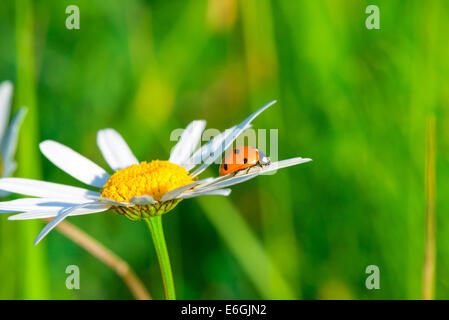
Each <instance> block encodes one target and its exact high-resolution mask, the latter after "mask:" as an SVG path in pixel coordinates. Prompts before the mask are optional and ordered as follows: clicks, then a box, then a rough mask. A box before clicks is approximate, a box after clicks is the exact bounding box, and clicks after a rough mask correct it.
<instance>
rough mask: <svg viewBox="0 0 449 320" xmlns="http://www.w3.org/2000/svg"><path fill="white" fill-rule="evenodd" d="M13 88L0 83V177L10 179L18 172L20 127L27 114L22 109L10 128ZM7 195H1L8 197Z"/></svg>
mask: <svg viewBox="0 0 449 320" xmlns="http://www.w3.org/2000/svg"><path fill="white" fill-rule="evenodd" d="M12 91H13V87H12V84H11V82H9V81H4V82H2V83H0V176H1V177H9V176H10V175H12V174H13V172H14V171H15V170H16V167H17V164H16V162H15V161H14V154H15V152H16V148H17V139H18V136H19V129H20V125H21V124H22V121H23V118H24V116H25V114H26V112H27V110H26V108H24V107H22V108H21V109H20V110H19V111H17V113H16V114H15V115H14V117H13V119H12V121H11V124H10V125H9V126H8V121H9V113H10V110H11V97H12ZM6 195H7V193H5V192H3V193H0V196H6Z"/></svg>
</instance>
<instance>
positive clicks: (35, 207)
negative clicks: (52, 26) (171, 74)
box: [0, 101, 311, 298]
mask: <svg viewBox="0 0 449 320" xmlns="http://www.w3.org/2000/svg"><path fill="white" fill-rule="evenodd" d="M274 103H275V101H272V102H270V103H268V104H267V105H265V106H263V107H262V108H260V109H259V110H257V111H256V112H254V113H253V114H251V115H250V116H249V117H248V118H246V119H245V120H244V121H243V122H242V123H240V124H238V125H236V126H234V127H232V128H230V129H227V130H225V131H224V132H222V133H220V134H219V135H217V136H215V137H214V138H213V139H212V140H210V141H208V142H207V143H206V144H205V145H203V146H202V147H199V148H197V147H198V145H199V143H200V141H201V135H202V133H203V130H204V129H205V126H206V122H205V121H204V120H196V121H193V122H191V123H190V124H189V125H188V126H187V128H186V129H185V130H184V131H183V133H182V135H181V137H180V139H179V141H178V142H177V144H176V145H175V146H174V147H173V149H172V151H171V153H170V157H169V159H168V161H162V160H153V161H151V162H146V161H143V162H139V161H138V160H137V158H136V157H135V156H134V154H133V153H132V151H131V149H130V148H129V147H128V145H127V144H126V142H125V140H124V139H123V138H122V137H121V135H120V134H119V133H118V132H116V131H115V130H113V129H103V130H100V131H99V132H98V134H97V144H98V147H99V148H100V150H101V153H102V154H103V157H104V159H105V160H106V162H107V163H108V165H109V166H110V167H111V169H112V170H113V172H114V173H113V174H112V175H111V174H109V173H108V172H106V170H104V169H103V168H101V167H100V166H98V165H97V164H95V163H94V162H92V161H91V160H89V159H87V158H85V157H84V156H82V155H81V154H79V153H78V152H76V151H74V150H72V149H70V148H69V147H66V146H64V145H62V144H60V143H58V142H56V141H51V140H47V141H44V142H42V143H41V144H40V145H39V147H40V150H41V152H42V153H43V154H44V155H45V156H46V157H47V158H48V160H50V161H51V162H53V164H54V165H56V166H57V167H59V168H60V169H62V170H63V171H65V172H66V173H67V174H69V175H71V176H72V177H74V178H76V179H77V180H79V181H81V182H83V183H84V184H86V185H88V186H90V187H93V188H95V190H92V189H85V188H79V187H73V186H68V185H63V184H57V183H51V182H45V181H39V180H31V179H24V178H2V179H0V189H1V190H4V191H8V192H14V193H19V194H23V195H27V196H32V197H33V198H22V199H17V200H12V201H7V202H0V212H22V213H19V214H16V215H13V216H10V217H9V220H24V219H38V218H54V219H53V220H51V222H49V223H48V224H47V225H46V226H45V227H44V228H43V230H42V231H41V232H40V233H39V235H38V236H37V238H36V240H35V241H34V244H37V243H38V242H39V241H40V240H42V238H44V237H45V236H46V235H47V234H48V233H49V232H50V231H51V230H52V229H53V228H55V227H56V226H57V224H58V223H60V222H61V221H62V220H64V219H65V218H66V217H68V216H75V215H83V214H90V213H97V212H103V211H106V210H112V211H113V212H115V213H117V214H119V215H124V216H126V217H127V218H129V219H131V220H139V219H144V220H145V221H146V222H147V224H148V226H149V229H150V231H151V234H152V237H153V240H154V244H155V247H156V252H157V255H158V259H159V263H160V265H161V271H162V276H163V280H164V281H163V282H164V289H166V290H164V291H165V292H166V297H167V298H174V289H173V288H165V286H168V287H170V286H172V283H173V280H172V278H171V277H172V276H171V269H170V268H171V267H170V265H169V259H168V254H167V249H166V245H165V239H164V235H163V231H162V225H161V222H160V217H161V215H163V214H165V213H167V212H168V211H170V210H172V209H173V208H174V207H175V206H176V205H177V204H178V203H179V202H180V201H182V200H183V199H190V198H195V197H199V196H207V195H220V196H228V195H229V194H230V192H231V190H230V189H229V187H230V186H232V185H234V184H237V183H241V182H244V181H247V180H249V179H252V178H255V177H257V176H258V175H259V174H263V173H267V172H271V171H275V170H278V169H280V168H284V167H289V166H293V165H297V164H301V163H304V162H308V161H311V159H307V158H301V157H297V158H292V159H288V160H283V161H279V162H273V163H270V164H269V165H267V166H264V167H261V168H258V169H257V170H256V171H254V170H249V171H240V172H238V173H232V174H228V175H225V176H219V177H209V178H204V179H198V176H199V175H200V174H201V173H202V172H203V171H204V170H206V169H207V167H209V166H210V165H211V164H212V163H214V162H215V161H216V160H217V159H218V158H219V157H220V156H221V155H222V153H223V152H224V151H225V150H226V149H228V148H229V147H230V146H231V145H232V144H233V142H234V140H235V139H236V138H237V137H238V136H239V135H240V134H241V133H242V132H243V131H244V130H246V129H248V128H249V127H251V122H252V121H253V120H254V119H255V118H256V117H257V116H258V115H259V114H261V113H262V112H263V111H264V110H266V109H267V108H268V107H270V106H271V105H272V104H274ZM162 265H164V267H163V266H162ZM163 268H165V271H164V270H162V269H163ZM167 291H168V292H170V291H172V294H171V295H170V293H168V294H167Z"/></svg>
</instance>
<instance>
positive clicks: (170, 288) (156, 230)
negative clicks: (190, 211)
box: [145, 216, 176, 300]
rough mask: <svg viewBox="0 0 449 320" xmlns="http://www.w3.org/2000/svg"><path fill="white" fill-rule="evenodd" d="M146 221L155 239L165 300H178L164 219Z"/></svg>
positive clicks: (158, 217) (155, 218) (157, 218)
mask: <svg viewBox="0 0 449 320" xmlns="http://www.w3.org/2000/svg"><path fill="white" fill-rule="evenodd" d="M145 221H146V223H147V225H148V229H149V230H150V233H151V237H152V238H153V243H154V248H155V249H156V255H157V260H158V261H159V267H160V268H161V274H162V282H163V284H164V295H165V299H166V300H176V294H175V284H174V282H173V274H172V271H171V265H170V257H169V256H168V250H167V245H166V243H165V237H164V229H163V228H162V218H161V216H155V217H152V218H148V219H145Z"/></svg>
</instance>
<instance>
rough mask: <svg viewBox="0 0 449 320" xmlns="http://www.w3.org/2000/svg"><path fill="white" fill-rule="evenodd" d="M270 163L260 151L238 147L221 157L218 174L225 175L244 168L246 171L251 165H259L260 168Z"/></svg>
mask: <svg viewBox="0 0 449 320" xmlns="http://www.w3.org/2000/svg"><path fill="white" fill-rule="evenodd" d="M270 163H271V161H270V159H269V158H268V157H267V156H266V155H265V154H264V153H263V152H262V151H259V150H257V149H254V148H251V147H239V148H236V149H234V150H232V153H229V154H228V155H227V156H226V157H224V158H223V161H222V162H221V165H220V171H219V174H220V176H225V175H228V174H230V173H237V172H239V171H241V170H244V169H246V170H247V173H248V172H249V171H250V169H251V168H253V167H256V166H259V167H261V168H262V167H264V166H267V165H269V164H270Z"/></svg>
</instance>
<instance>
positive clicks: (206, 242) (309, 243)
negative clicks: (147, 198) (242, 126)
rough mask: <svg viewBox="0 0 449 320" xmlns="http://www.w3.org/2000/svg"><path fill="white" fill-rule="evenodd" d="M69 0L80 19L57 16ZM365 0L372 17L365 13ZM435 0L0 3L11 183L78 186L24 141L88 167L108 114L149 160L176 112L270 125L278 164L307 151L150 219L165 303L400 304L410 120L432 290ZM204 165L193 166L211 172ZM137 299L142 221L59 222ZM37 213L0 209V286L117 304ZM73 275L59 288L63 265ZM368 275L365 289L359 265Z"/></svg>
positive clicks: (441, 133)
mask: <svg viewBox="0 0 449 320" xmlns="http://www.w3.org/2000/svg"><path fill="white" fill-rule="evenodd" d="M71 4H76V5H78V6H79V8H80V18H81V19H80V30H68V29H66V27H65V20H66V18H67V16H68V15H67V14H66V13H65V10H66V7H67V6H68V5H71ZM369 4H377V5H378V6H379V7H380V24H381V29H380V30H367V29H366V27H365V19H366V18H367V16H368V15H367V14H366V13H365V8H366V7H367V6H368V5H369ZM448 21H449V2H448V1H444V0H440V1H438V0H435V1H427V2H424V1H420V0H408V1H400V0H395V1H393V0H388V1H386V0H385V1H361V0H352V1H348V0H317V1H312V0H302V1H299V0H297V1H292V0H283V1H274V0H273V1H269V0H245V1H237V0H209V1H202V0H190V1H162V0H156V1H137V0H132V1H116V0H114V1H112V0H108V1H106V0H101V1H100V0H99V1H88V0H83V1H75V0H70V1H66V0H58V1H56V0H53V1H31V0H17V1H12V0H7V1H1V2H0V35H1V40H0V80H8V79H9V80H11V81H13V83H14V85H15V93H14V108H15V109H17V108H18V107H19V106H21V105H27V106H28V107H29V108H30V109H31V110H30V113H29V114H28V116H27V119H26V121H25V123H24V127H23V131H22V132H21V141H20V147H19V152H18V161H19V170H18V171H17V172H16V175H17V176H23V177H34V178H43V179H45V180H47V181H53V182H59V183H66V184H71V185H79V186H81V184H80V183H78V182H77V181H76V180H75V179H73V178H71V177H69V176H68V175H66V174H64V173H63V172H62V171H60V170H59V169H57V168H55V167H54V166H53V165H52V164H51V163H50V162H49V161H47V160H46V159H44V158H43V156H41V155H40V154H39V152H38V149H37V145H38V142H39V141H41V140H44V139H54V140H57V141H59V142H62V143H64V144H66V145H68V146H70V147H72V148H73V149H75V150H77V151H79V152H81V153H82V154H83V155H85V156H87V157H88V158H90V159H92V160H94V161H95V162H97V163H99V164H100V165H102V166H103V167H104V168H107V165H106V163H105V161H104V160H103V158H102V156H101V154H100V152H99V150H98V149H97V146H96V143H95V135H96V132H97V130H99V129H102V128H105V127H113V128H115V129H116V130H118V131H119V132H120V133H121V134H122V135H123V136H124V138H125V139H126V140H127V142H128V143H129V145H130V146H131V149H132V150H133V151H134V153H135V154H136V155H137V157H138V158H139V159H141V160H151V159H167V158H168V155H169V150H170V148H171V147H172V146H173V142H170V141H169V135H170V132H171V131H172V130H173V129H175V128H181V127H184V126H185V125H186V124H187V123H189V122H190V121H192V120H194V119H206V120H207V121H208V127H210V128H218V129H220V130H222V129H225V128H228V127H230V126H232V125H234V124H236V123H238V122H240V121H242V120H243V119H244V118H245V117H246V116H248V115H249V114H250V113H251V112H252V111H254V110H255V109H257V108H258V107H260V106H262V105H263V104H265V103H266V102H268V101H270V100H273V99H277V100H278V103H277V104H276V105H275V106H273V107H272V108H270V109H269V110H267V111H266V112H265V113H263V114H262V115H261V116H260V117H259V118H257V119H256V120H255V121H254V126H255V128H267V129H269V128H278V129H279V158H280V159H284V158H288V157H294V156H303V157H310V158H313V160H314V161H313V162H311V163H308V164H304V165H301V166H295V167H292V168H288V169H284V170H282V171H280V172H278V173H277V174H276V175H273V176H265V177H259V178H257V179H254V180H252V181H249V182H246V183H244V184H240V185H237V186H235V187H233V192H232V194H231V195H230V197H228V198H221V197H208V198H202V199H195V200H187V201H183V202H182V203H181V204H180V205H179V206H178V207H177V208H176V209H175V210H174V211H172V212H170V213H169V214H168V215H167V216H165V217H164V224H165V230H166V235H167V243H168V246H169V251H170V254H171V259H172V264H173V269H174V277H175V283H176V288H177V295H178V298H181V299H206V298H207V299H254V298H274V299H279V298H285V299H293V298H302V299H330V298H341V299H416V298H421V296H422V294H421V292H422V274H423V264H424V243H425V209H426V197H425V164H426V161H425V159H426V118H427V117H428V116H429V115H431V114H434V115H435V116H436V147H437V156H436V172H437V203H436V217H437V218H436V245H437V253H436V277H435V288H436V298H449V236H448V234H449V216H448V215H447V213H448V210H449V204H448V203H447V202H446V201H445V200H446V198H447V194H448V192H449V166H448V161H449V148H448V147H449V134H448V132H449V131H448V130H449V113H448V103H449V82H448V81H447V80H448V77H447V75H448V74H449V59H448V56H449V41H448V39H447V29H448V27H449V22H448ZM217 171H218V167H217V166H215V167H212V168H211V170H209V171H208V172H206V173H205V174H203V175H202V177H205V176H207V175H216V174H217ZM68 221H69V222H72V223H73V224H75V225H77V226H79V227H81V228H82V229H83V230H85V231H86V232H88V233H89V234H90V235H92V236H94V237H95V238H97V239H98V240H99V241H101V242H102V243H103V244H105V245H106V246H107V247H109V248H110V249H111V250H113V251H114V252H116V253H117V254H118V255H120V256H121V257H122V258H124V259H125V260H126V261H128V262H129V264H130V265H131V266H132V267H133V268H134V269H135V271H136V273H137V274H138V275H139V277H140V278H141V279H142V280H143V281H144V283H145V284H146V285H147V286H148V288H149V290H150V292H151V294H152V295H153V296H154V297H155V298H161V297H162V285H161V280H160V273H159V268H158V264H157V260H156V257H155V252H154V249H153V245H152V243H151V240H150V235H149V234H148V230H146V227H145V224H144V223H143V222H131V221H128V220H127V219H125V218H123V217H120V216H117V215H115V214H114V213H112V212H107V213H106V214H93V215H89V216H80V217H72V218H69V219H68ZM43 225H44V224H43V223H42V222H41V221H18V222H16V221H7V215H1V216H0V232H1V233H0V241H1V242H0V298H2V299H13V298H18V299H23V298H33V299H34V298H43V299H47V298H51V299H132V295H131V294H130V292H129V290H128V289H127V287H126V286H125V285H124V284H123V282H122V281H121V279H120V278H119V277H118V276H117V275H116V274H115V273H114V272H113V271H111V270H110V269H108V268H107V267H105V266H104V265H103V264H102V263H101V262H99V261H98V260H96V259H95V258H93V257H92V256H91V255H90V254H88V253H86V252H85V251H84V250H83V249H81V248H80V247H78V246H76V245H75V244H73V243H72V242H71V241H70V240H68V239H67V238H65V237H64V236H62V235H61V234H59V233H58V232H57V231H53V232H52V233H50V235H49V236H47V238H46V239H45V240H44V241H42V242H41V243H40V244H39V245H38V246H37V247H34V246H32V240H33V239H34V237H35V236H36V235H37V233H38V232H39V230H40V229H41V228H42V227H43ZM71 264H75V265H78V266H79V267H80V271H81V289H80V290H73V291H71V290H67V289H66V287H65V279H66V277H67V275H66V274H65V269H66V267H67V265H71ZM371 264H374V265H377V266H379V268H380V287H381V288H380V290H367V289H366V287H365V279H366V277H367V276H368V275H367V274H365V268H366V267H367V266H368V265H371Z"/></svg>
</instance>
